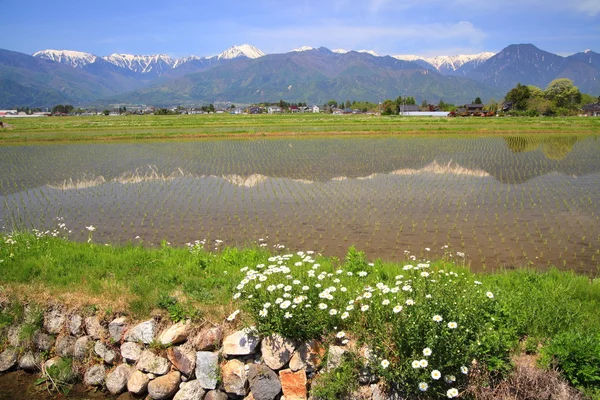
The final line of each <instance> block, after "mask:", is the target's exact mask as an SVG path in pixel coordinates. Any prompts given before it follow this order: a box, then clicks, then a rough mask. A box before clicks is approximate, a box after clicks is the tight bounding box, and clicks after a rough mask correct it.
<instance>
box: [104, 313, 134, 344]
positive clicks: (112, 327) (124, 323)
mask: <svg viewBox="0 0 600 400" xmlns="http://www.w3.org/2000/svg"><path fill="white" fill-rule="evenodd" d="M128 326H129V325H128V319H127V317H119V318H115V319H113V320H112V321H111V322H110V323H109V324H108V334H109V335H110V338H111V339H112V340H113V341H114V342H120V341H121V339H123V333H125V331H126V330H127V327H128Z"/></svg>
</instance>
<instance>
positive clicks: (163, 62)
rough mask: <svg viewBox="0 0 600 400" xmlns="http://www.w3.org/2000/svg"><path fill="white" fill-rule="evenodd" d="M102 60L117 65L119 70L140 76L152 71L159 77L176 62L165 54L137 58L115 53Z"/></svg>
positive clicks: (136, 56)
mask: <svg viewBox="0 0 600 400" xmlns="http://www.w3.org/2000/svg"><path fill="white" fill-rule="evenodd" d="M102 58H103V59H104V60H106V61H108V62H109V63H111V64H114V65H117V66H119V67H121V68H125V69H129V70H131V71H135V72H139V73H142V74H145V73H148V72H151V71H153V72H155V73H156V74H157V75H161V72H162V71H164V70H169V69H171V68H173V66H174V65H175V62H176V60H174V59H172V58H171V57H169V56H168V55H166V54H154V55H151V56H139V55H133V54H116V53H115V54H111V55H110V56H106V57H102Z"/></svg>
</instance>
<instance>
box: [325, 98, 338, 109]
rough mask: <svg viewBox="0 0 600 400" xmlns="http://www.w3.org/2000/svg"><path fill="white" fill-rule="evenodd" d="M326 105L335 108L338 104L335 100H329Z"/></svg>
mask: <svg viewBox="0 0 600 400" xmlns="http://www.w3.org/2000/svg"><path fill="white" fill-rule="evenodd" d="M327 105H328V106H329V107H333V108H337V106H338V102H337V101H335V100H329V101H328V102H327Z"/></svg>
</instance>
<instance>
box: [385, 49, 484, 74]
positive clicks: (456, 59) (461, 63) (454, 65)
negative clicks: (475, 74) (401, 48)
mask: <svg viewBox="0 0 600 400" xmlns="http://www.w3.org/2000/svg"><path fill="white" fill-rule="evenodd" d="M492 56H494V53H490V52H484V53H479V54H461V55H457V56H436V57H431V58H427V57H421V56H415V55H396V56H392V57H394V58H397V59H398V60H404V61H417V62H419V61H420V62H421V64H422V63H423V62H425V63H427V64H429V65H430V66H432V67H433V68H435V69H436V70H438V71H439V72H441V73H442V74H448V75H456V74H459V75H466V74H467V73H468V72H469V71H470V70H472V69H473V68H475V67H477V66H478V65H480V64H481V63H483V62H485V61H487V60H488V59H490V58H491V57H492Z"/></svg>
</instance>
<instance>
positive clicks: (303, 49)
mask: <svg viewBox="0 0 600 400" xmlns="http://www.w3.org/2000/svg"><path fill="white" fill-rule="evenodd" d="M314 49H315V48H314V47H310V46H302V47H298V48H297V49H294V50H292V52H294V51H309V50H314Z"/></svg>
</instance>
